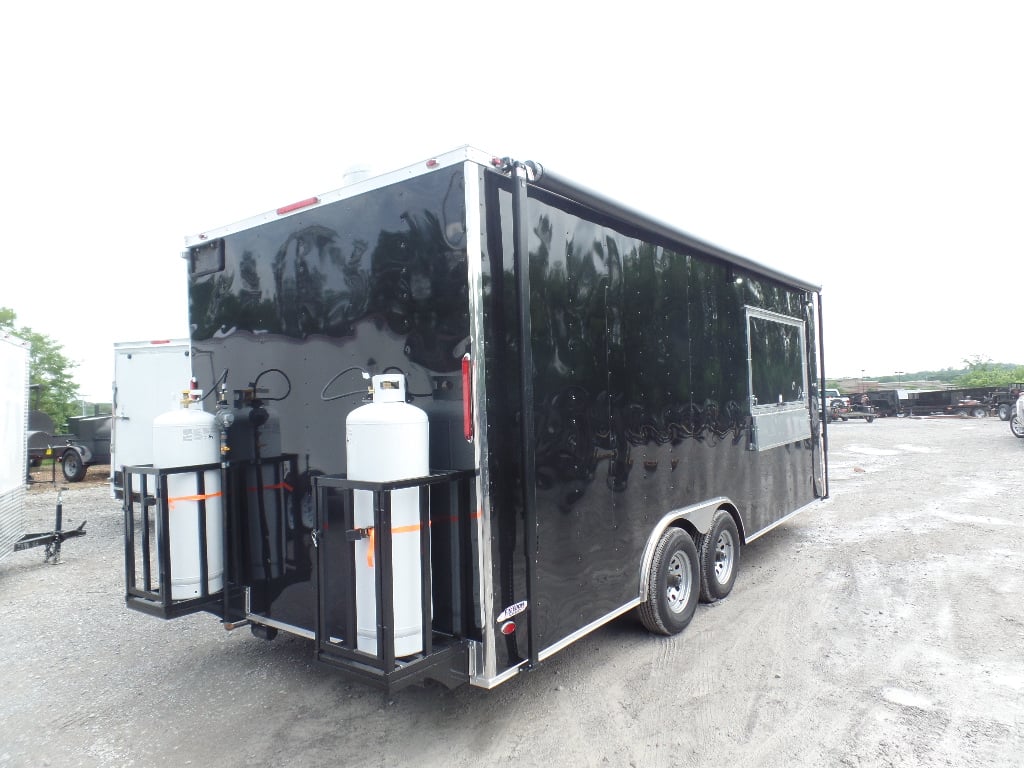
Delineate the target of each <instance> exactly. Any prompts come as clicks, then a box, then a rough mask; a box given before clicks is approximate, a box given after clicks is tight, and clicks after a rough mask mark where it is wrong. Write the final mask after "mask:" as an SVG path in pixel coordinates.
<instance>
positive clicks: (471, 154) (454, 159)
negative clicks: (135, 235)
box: [184, 146, 493, 255]
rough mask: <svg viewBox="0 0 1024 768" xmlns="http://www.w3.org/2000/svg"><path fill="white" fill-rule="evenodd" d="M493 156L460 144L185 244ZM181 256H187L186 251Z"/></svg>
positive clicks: (487, 160) (480, 162)
mask: <svg viewBox="0 0 1024 768" xmlns="http://www.w3.org/2000/svg"><path fill="white" fill-rule="evenodd" d="M492 157H493V155H488V154H486V153H484V152H481V151H480V150H478V149H474V148H473V147H469V146H463V147H460V148H458V149H454V150H452V151H450V152H445V153H443V154H440V155H434V156H433V157H430V158H427V159H424V160H421V161H419V162H417V163H414V164H412V165H407V166H405V167H404V168H399V169H397V170H393V171H388V172H387V173H382V174H380V175H379V176H373V177H371V178H368V179H363V180H361V181H356V182H354V183H352V184H349V185H347V186H345V187H340V188H339V189H335V190H332V191H330V192H324V193H323V194H320V195H316V197H317V198H318V200H319V202H318V203H316V204H315V205H310V206H306V207H304V208H299V209H297V210H295V211H292V212H290V213H285V214H280V213H278V212H277V209H274V210H272V211H267V212H265V213H260V214H257V215H255V216H251V217H249V218H247V219H242V220H241V221H237V222H235V223H233V224H227V225H225V226H222V227H216V228H214V229H209V230H206V231H205V232H200V233H198V234H195V235H189V236H187V237H186V238H185V247H186V248H191V247H193V246H195V245H201V244H203V243H208V242H210V241H211V240H216V239H217V238H218V237H227V236H228V235H233V234H235V233H236V232H242V231H244V230H246V229H251V228H252V227H257V226H259V225H260V224H266V223H267V222H268V221H277V220H278V219H283V218H285V217H287V216H295V215H298V214H301V213H303V212H306V211H310V210H313V209H314V208H318V207H320V206H323V205H328V204H330V203H336V202H337V201H339V200H344V199H346V198H349V197H354V196H356V195H361V194H363V193H365V192H369V191H371V190H374V189H380V188H381V187H386V186H388V185H389V184H396V183H397V182H399V181H404V180H405V179H411V178H414V177H416V176H422V175H423V174H426V173H433V172H434V171H437V170H440V169H442V168H449V167H452V166H456V165H458V164H459V163H463V162H466V161H471V162H473V163H476V164H478V165H490V162H491V158H492ZM428 161H433V162H432V164H431V165H430V166H428V165H427V162H428ZM184 255H187V251H186V253H185V254H184Z"/></svg>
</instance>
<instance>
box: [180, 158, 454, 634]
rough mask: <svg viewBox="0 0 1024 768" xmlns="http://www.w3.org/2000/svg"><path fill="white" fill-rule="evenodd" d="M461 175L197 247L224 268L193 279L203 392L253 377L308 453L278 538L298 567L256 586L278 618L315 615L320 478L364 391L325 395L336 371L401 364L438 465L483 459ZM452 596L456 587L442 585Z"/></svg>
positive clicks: (200, 258)
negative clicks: (469, 434) (469, 409)
mask: <svg viewBox="0 0 1024 768" xmlns="http://www.w3.org/2000/svg"><path fill="white" fill-rule="evenodd" d="M462 187H463V171H462V168H461V167H458V168H453V169H444V170H441V171H438V172H436V173H432V174H429V175H425V176H421V177H417V178H413V179H409V180H406V181H403V182H401V183H398V184H394V185H391V186H388V187H384V188H382V189H378V190H374V191H371V192H367V193H365V194H362V195H359V196H357V197H354V198H351V199H348V200H342V201H339V202H335V203H331V204H328V205H322V206H319V207H315V208H311V209H308V210H306V211H302V212H299V213H296V214H293V215H290V216H286V217H282V218H280V219H277V220H273V221H270V222H268V223H265V224H261V225H259V226H255V227H252V228H250V229H246V230H244V231H241V232H238V233H236V234H233V235H229V236H227V237H225V238H223V246H222V247H221V246H218V247H217V248H214V249H210V248H205V247H203V248H200V249H198V250H197V253H196V255H195V258H194V259H193V261H194V262H195V263H196V264H197V266H198V267H200V269H199V272H206V271H208V270H209V269H210V268H211V267H212V266H216V265H217V263H218V259H215V258H212V257H211V256H210V253H213V254H214V255H217V256H218V258H219V253H220V252H221V250H222V251H223V269H222V270H219V271H214V272H212V273H209V274H199V275H197V276H194V277H193V279H192V280H191V282H190V288H189V302H190V305H189V314H190V322H191V324H192V341H193V345H194V348H195V353H196V357H195V362H194V369H195V372H196V374H197V375H198V376H199V378H200V385H201V386H202V387H203V388H204V389H206V390H209V389H210V388H211V387H212V386H213V384H214V382H216V381H219V380H220V378H221V377H222V376H225V375H226V376H227V384H228V388H229V390H234V389H243V388H245V387H247V386H249V385H250V384H251V383H252V382H256V381H257V380H258V381H259V388H260V389H261V390H264V391H263V393H262V396H263V397H265V398H269V399H270V402H268V403H267V410H268V411H269V413H270V421H269V422H268V426H269V425H273V427H274V429H275V430H279V433H280V434H279V438H276V440H275V442H276V443H277V444H278V445H279V446H280V450H281V451H283V452H285V453H293V454H297V456H298V465H299V477H298V478H292V479H290V481H289V487H291V488H293V489H294V490H293V491H292V493H293V494H294V495H295V497H296V498H295V500H294V505H295V508H296V509H297V510H298V511H297V513H296V514H295V515H294V517H293V518H290V519H289V525H287V526H285V527H284V528H282V529H281V530H282V531H283V532H282V534H281V536H282V538H283V540H282V541H280V542H277V541H275V542H274V543H273V545H272V549H273V552H274V553H280V556H281V558H282V566H283V568H282V573H287V574H290V580H289V581H288V582H287V583H285V582H283V581H282V582H281V583H271V584H269V585H267V584H266V583H265V581H266V580H265V579H261V580H260V585H259V589H258V590H257V589H254V591H253V594H254V596H255V598H260V596H261V595H267V596H268V597H267V601H266V604H263V603H261V604H259V605H257V606H256V607H257V609H258V610H260V611H261V612H266V613H268V614H269V615H270V616H272V617H273V618H277V619H280V620H282V621H285V622H286V623H290V624H294V625H296V626H300V627H304V628H308V629H312V628H313V627H314V626H315V611H316V600H315V596H314V594H313V592H312V570H313V569H311V568H310V567H309V559H310V557H311V553H312V543H311V536H310V532H311V530H312V529H313V528H314V527H315V525H316V521H315V520H314V510H313V500H312V498H311V497H310V495H309V494H310V488H311V482H310V480H311V478H312V477H314V476H316V475H318V474H332V473H338V472H344V471H345V466H346V457H345V419H346V417H347V416H348V414H349V412H350V411H352V410H353V409H354V408H356V407H358V406H360V405H361V404H362V402H361V396H360V394H361V393H362V392H365V383H364V382H363V380H362V379H361V378H360V376H359V374H358V372H350V373H348V374H346V375H344V376H342V377H341V378H340V379H338V381H337V382H335V383H334V384H333V385H332V386H331V387H330V389H329V390H328V391H327V393H326V396H327V397H333V396H335V395H339V394H342V395H343V394H345V393H353V394H352V396H348V397H342V398H340V399H335V400H333V401H330V402H327V401H325V400H323V399H322V397H321V394H322V390H323V389H324V387H325V385H326V384H327V383H328V382H329V381H330V380H331V379H332V377H334V376H335V375H336V374H338V373H339V372H341V371H343V370H344V369H346V368H349V367H350V366H358V367H361V368H364V369H367V370H369V371H371V372H373V373H381V372H383V371H385V370H386V369H388V368H394V367H397V368H399V369H400V370H402V371H404V372H405V373H406V374H407V376H408V383H409V391H410V392H411V393H413V394H414V395H415V396H416V397H415V400H414V404H415V405H416V406H418V407H420V408H422V409H424V410H425V411H426V412H427V414H428V416H429V419H430V441H431V445H430V464H431V467H432V468H434V469H466V468H471V467H472V466H473V456H472V452H471V446H469V445H468V444H467V443H466V442H465V440H464V439H463V438H462V412H461V378H460V359H461V357H462V355H463V353H464V352H466V351H467V350H468V346H469V303H468V288H467V270H466V250H465V249H466V242H465V210H464V191H463V188H462ZM218 242H219V241H218ZM269 369H277V370H276V371H274V372H268V371H269ZM261 374H263V375H262V376H261ZM281 398H283V399H281ZM209 402H211V403H212V400H211V401H209ZM210 407H212V406H210ZM244 416H245V412H244V410H243V411H240V412H239V418H243V417H244ZM250 442H251V441H250ZM239 458H248V457H245V456H242V457H239ZM249 506H250V507H251V506H252V505H249ZM240 514H242V515H248V516H251V515H252V514H253V513H252V510H251V509H246V510H242V511H241V513H240ZM247 522H248V523H249V524H250V525H249V528H250V529H251V528H252V521H251V520H249V521H247ZM276 573H277V571H276V569H275V570H274V574H276ZM296 574H298V577H296ZM275 578H276V577H275ZM282 578H283V577H282ZM271 581H272V582H273V581H274V579H271ZM327 588H328V589H333V588H335V587H334V586H333V585H327ZM444 602H447V603H450V602H451V600H450V599H449V598H444V597H443V596H439V599H438V603H439V604H443V603H444Z"/></svg>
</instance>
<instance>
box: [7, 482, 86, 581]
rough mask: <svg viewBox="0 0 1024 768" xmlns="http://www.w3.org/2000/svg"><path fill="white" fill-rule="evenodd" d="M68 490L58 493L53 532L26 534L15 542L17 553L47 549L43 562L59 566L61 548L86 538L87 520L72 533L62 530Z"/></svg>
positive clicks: (62, 489)
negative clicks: (65, 495)
mask: <svg viewBox="0 0 1024 768" xmlns="http://www.w3.org/2000/svg"><path fill="white" fill-rule="evenodd" d="M66 490H67V488H61V489H59V490H58V491H57V513H56V519H55V521H54V525H53V530H52V531H46V532H45V533H26V534H25V535H24V536H22V537H21V538H20V539H19V540H18V541H16V542H14V551H15V552H20V551H21V550H23V549H30V548H31V547H46V556H45V557H44V558H43V562H44V563H50V564H51V565H57V563H59V562H60V548H61V545H62V544H63V543H64V542H65V540H67V539H73V538H75V537H76V536H85V523H86V521H85V520H83V521H82V524H81V525H80V526H78V527H77V528H74V529H72V530H70V531H65V530H63V528H62V524H63V518H64V504H63V495H64V491H66Z"/></svg>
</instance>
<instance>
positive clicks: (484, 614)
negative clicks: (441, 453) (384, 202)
mask: <svg viewBox="0 0 1024 768" xmlns="http://www.w3.org/2000/svg"><path fill="white" fill-rule="evenodd" d="M463 168H464V174H465V176H464V186H465V194H466V201H465V202H466V265H467V273H468V274H467V279H468V283H469V318H470V320H469V322H470V329H469V333H470V356H471V358H472V369H471V370H472V374H471V377H472V387H473V434H474V438H473V463H474V465H475V467H476V470H477V472H476V499H477V504H478V505H479V512H480V514H479V515H477V516H476V534H477V538H476V540H477V563H476V565H477V568H478V574H479V582H478V585H477V587H478V590H479V595H478V599H477V604H478V605H479V606H480V624H481V637H482V641H483V642H482V643H481V645H482V649H481V650H482V659H481V665H482V667H481V669H480V670H479V673H480V675H481V676H482V678H485V679H490V678H493V677H494V676H495V675H496V674H497V661H496V657H495V648H496V644H497V635H496V634H495V628H494V616H493V613H494V610H493V601H494V584H493V579H492V576H493V563H492V562H491V547H490V541H491V497H490V492H489V488H490V469H489V466H488V462H487V456H488V445H487V423H486V408H487V386H486V383H485V382H486V381H487V378H486V376H485V374H486V369H485V361H484V360H485V356H484V307H483V258H484V256H483V244H482V238H483V226H482V224H481V216H482V205H483V201H482V199H481V189H480V187H481V183H482V182H481V173H480V167H479V166H478V165H477V164H475V163H474V162H466V163H465V164H464V166H463ZM473 618H474V619H475V618H476V617H473Z"/></svg>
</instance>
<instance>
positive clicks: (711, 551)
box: [700, 509, 740, 603]
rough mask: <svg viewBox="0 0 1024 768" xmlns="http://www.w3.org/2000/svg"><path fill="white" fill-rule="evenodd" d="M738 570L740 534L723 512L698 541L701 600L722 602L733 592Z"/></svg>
mask: <svg viewBox="0 0 1024 768" xmlns="http://www.w3.org/2000/svg"><path fill="white" fill-rule="evenodd" d="M739 567H740V533H739V531H738V530H737V529H736V523H735V521H733V519H732V515H730V514H729V513H728V512H726V511H725V510H724V509H720V510H718V512H716V513H715V517H714V520H713V521H712V523H711V530H710V531H708V533H707V535H706V536H702V537H701V542H700V599H701V602H703V603H713V602H715V601H716V600H721V599H722V598H723V597H725V596H726V595H728V594H729V593H730V592H731V591H732V585H733V584H734V583H735V582H736V572H737V571H738V570H739Z"/></svg>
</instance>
